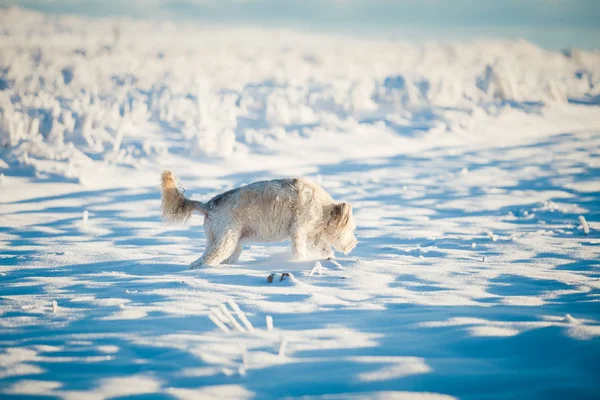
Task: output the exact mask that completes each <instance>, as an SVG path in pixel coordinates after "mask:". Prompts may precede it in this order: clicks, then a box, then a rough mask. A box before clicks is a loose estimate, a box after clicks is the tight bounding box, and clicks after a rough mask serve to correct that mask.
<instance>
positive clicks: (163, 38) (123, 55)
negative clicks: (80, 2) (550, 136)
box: [0, 8, 600, 176]
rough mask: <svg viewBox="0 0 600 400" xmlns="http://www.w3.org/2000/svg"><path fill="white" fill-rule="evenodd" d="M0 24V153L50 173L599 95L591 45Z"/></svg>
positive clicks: (598, 67) (57, 21)
mask: <svg viewBox="0 0 600 400" xmlns="http://www.w3.org/2000/svg"><path fill="white" fill-rule="evenodd" d="M0 23H1V24H2V26H3V27H4V32H3V34H2V36H0V50H1V51H0V146H1V147H2V149H3V150H2V152H1V153H0V159H3V160H4V161H5V162H7V163H8V164H9V165H13V166H16V165H21V166H23V165H30V166H33V168H34V170H35V171H38V172H39V171H42V172H51V173H55V174H59V175H64V176H69V175H70V174H76V172H75V171H76V170H77V168H78V166H80V165H84V164H89V163H97V162H105V163H125V164H132V165H136V163H137V162H138V160H139V159H140V158H144V157H148V156H152V155H154V154H157V153H159V154H160V153H161V152H164V151H168V149H169V148H172V147H178V148H180V149H182V150H181V152H182V155H184V156H186V157H231V156H233V155H234V154H236V153H237V152H240V151H253V150H260V147H262V146H264V145H266V143H272V142H273V141H277V140H279V139H278V138H281V137H282V136H286V135H298V134H300V135H303V136H305V137H311V136H315V135H320V134H322V131H323V129H324V128H323V127H324V126H325V127H327V126H332V125H333V127H332V129H334V130H339V129H340V126H342V125H344V124H346V122H344V121H350V125H352V124H354V122H358V124H359V125H364V124H367V125H372V124H375V123H377V122H378V121H396V122H394V123H401V122H397V121H409V120H410V119H411V115H412V114H411V113H413V112H417V113H420V115H425V113H424V110H429V113H428V114H427V115H430V116H431V118H433V119H435V116H436V115H437V116H439V115H443V114H444V113H445V112H446V110H449V109H451V110H464V113H465V115H464V117H463V118H461V119H460V120H461V122H460V123H459V124H458V125H457V126H452V124H451V123H450V125H448V124H449V122H448V120H446V119H444V118H440V120H442V121H443V124H446V129H447V130H449V131H452V130H453V129H459V130H461V131H465V130H467V131H468V130H469V127H470V126H471V125H472V124H471V123H470V122H469V118H470V115H472V114H473V113H474V111H473V110H483V111H484V112H488V111H489V110H497V108H498V107H516V108H519V107H521V105H523V104H532V103H534V104H538V105H539V106H540V107H543V105H544V104H550V103H556V102H567V101H569V100H579V101H583V102H594V101H597V99H598V95H599V90H600V89H599V88H600V84H599V83H600V82H599V77H600V53H598V52H583V51H571V52H567V53H564V54H563V53H559V52H548V51H545V50H542V49H540V48H538V47H536V46H534V45H532V44H530V43H527V42H523V41H506V42H502V41H496V42H490V41H487V42H477V43H472V44H450V45H441V44H429V45H424V46H414V45H412V44H408V43H404V42H385V41H380V42H374V41H361V40H357V39H349V38H348V39H342V38H331V37H327V36H314V35H309V34H300V33H294V32H288V31H283V30H272V31H269V30H257V29H244V30H241V29H228V30H223V29H217V28H206V27H204V28H201V29H200V28H196V27H193V26H186V25H177V26H175V25H174V24H172V23H168V22H164V23H149V22H143V21H130V20H124V19H114V18H113V19H87V18H81V17H60V16H50V15H44V14H40V13H35V12H30V11H24V10H21V9H17V8H8V9H1V10H0ZM490 105H493V107H490ZM331 121H337V122H333V123H331ZM382 126H384V125H382ZM429 126H430V127H431V128H432V129H433V128H434V127H436V126H439V123H438V122H436V121H435V120H433V121H430V124H429ZM435 129H437V128H435ZM142 132H143V133H147V132H154V134H153V135H151V138H150V139H149V138H148V135H147V134H144V135H141V134H140V133H142ZM467 133H469V132H467ZM470 133H471V134H476V132H470ZM92 160H93V161H92ZM42 161H55V162H54V163H47V162H42Z"/></svg>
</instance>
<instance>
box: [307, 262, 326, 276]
mask: <svg viewBox="0 0 600 400" xmlns="http://www.w3.org/2000/svg"><path fill="white" fill-rule="evenodd" d="M322 268H323V266H322V265H321V263H320V262H318V261H317V262H316V263H315V266H314V267H313V269H311V270H310V275H309V276H313V275H314V273H315V272H316V273H317V274H319V275H321V269H322Z"/></svg>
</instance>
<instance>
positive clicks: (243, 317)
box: [227, 300, 254, 332]
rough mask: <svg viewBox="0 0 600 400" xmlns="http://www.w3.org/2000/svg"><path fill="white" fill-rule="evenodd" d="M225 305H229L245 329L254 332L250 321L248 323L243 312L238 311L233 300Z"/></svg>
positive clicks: (238, 307) (238, 308)
mask: <svg viewBox="0 0 600 400" xmlns="http://www.w3.org/2000/svg"><path fill="white" fill-rule="evenodd" d="M227 303H228V304H229V306H230V307H231V309H232V310H233V311H235V313H236V315H237V316H238V318H239V319H240V321H242V323H243V324H244V326H245V327H246V329H248V330H249V331H250V332H252V331H253V330H254V327H253V326H252V324H251V323H250V321H248V318H246V314H244V312H243V311H242V310H241V309H240V306H238V305H237V303H236V302H235V301H233V300H228V301H227Z"/></svg>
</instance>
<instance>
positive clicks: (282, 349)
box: [279, 338, 288, 357]
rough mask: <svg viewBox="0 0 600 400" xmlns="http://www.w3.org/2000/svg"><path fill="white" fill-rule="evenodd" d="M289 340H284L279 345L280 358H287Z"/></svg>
mask: <svg viewBox="0 0 600 400" xmlns="http://www.w3.org/2000/svg"><path fill="white" fill-rule="evenodd" d="M287 343H288V340H287V338H283V340H282V341H281V343H280V344H279V357H285V350H286V349H287Z"/></svg>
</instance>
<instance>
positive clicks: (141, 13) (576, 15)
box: [0, 0, 600, 49]
mask: <svg viewBox="0 0 600 400" xmlns="http://www.w3.org/2000/svg"><path fill="white" fill-rule="evenodd" d="M0 4H16V5H20V6H22V7H27V8H32V9H36V10H42V11H48V12H53V13H70V14H82V15H91V16H107V15H119V16H131V17H134V18H158V19H175V20H180V19H186V20H193V21H197V22H198V23H211V24H219V25H252V26H264V27H287V28H292V29H299V30H310V31H317V32H332V33H340V34H346V35H353V36H362V37H379V38H391V39H409V40H417V41H418V40H470V39H475V38H524V39H527V40H530V41H532V42H534V43H537V44H538V45H540V46H542V47H545V48H549V49H563V48H568V47H580V48H585V49H591V48H600V0H454V1H450V0H0Z"/></svg>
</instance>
